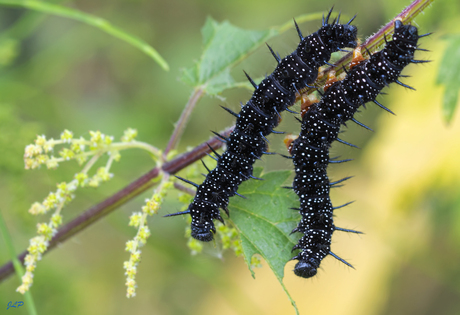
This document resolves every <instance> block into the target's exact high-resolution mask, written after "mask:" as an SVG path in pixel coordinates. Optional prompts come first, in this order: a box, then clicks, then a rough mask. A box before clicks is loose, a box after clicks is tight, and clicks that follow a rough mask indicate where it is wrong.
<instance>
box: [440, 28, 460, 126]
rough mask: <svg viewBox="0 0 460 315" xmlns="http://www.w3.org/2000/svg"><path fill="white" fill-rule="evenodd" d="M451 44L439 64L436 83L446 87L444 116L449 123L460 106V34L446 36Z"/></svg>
mask: <svg viewBox="0 0 460 315" xmlns="http://www.w3.org/2000/svg"><path fill="white" fill-rule="evenodd" d="M446 39H447V40H448V41H449V44H448V46H447V48H446V51H445V52H444V56H443V57H442V61H441V65H440V66H439V72H438V77H437V80H436V84H438V85H443V86H444V87H445V91H444V98H443V116H444V119H445V120H446V122H447V123H449V122H450V121H451V120H452V118H453V116H454V112H455V109H456V108H457V106H458V93H459V89H460V76H459V75H458V74H459V73H460V35H459V34H456V35H454V36H449V37H447V38H446Z"/></svg>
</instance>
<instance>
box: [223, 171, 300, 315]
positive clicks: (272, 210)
mask: <svg viewBox="0 0 460 315" xmlns="http://www.w3.org/2000/svg"><path fill="white" fill-rule="evenodd" d="M260 173H261V169H260V168H257V169H256V170H255V171H254V175H255V176H257V177H261V178H263V179H264V180H262V181H251V183H249V182H244V183H243V184H242V185H241V186H240V188H239V189H238V193H240V194H242V195H243V196H245V197H247V199H241V198H233V200H232V202H231V204H230V213H231V219H232V221H233V223H234V224H235V226H236V228H237V229H238V231H239V233H240V237H241V242H242V247H243V255H244V259H245V261H246V263H247V264H248V266H249V269H250V271H251V273H252V275H253V276H254V271H253V270H252V269H251V267H250V262H251V257H252V256H253V255H254V254H259V255H261V256H262V257H263V258H264V260H265V261H266V263H267V264H268V265H269V266H270V268H271V269H272V270H273V273H274V274H275V276H276V278H277V279H278V281H279V282H280V284H281V286H282V287H283V290H284V291H285V292H286V294H287V296H288V298H289V300H290V301H291V303H292V305H293V306H294V308H295V309H296V312H298V310H297V307H296V305H295V302H294V300H293V299H292V298H291V296H290V295H289V292H288V291H287V289H286V287H285V286H284V284H283V277H284V266H285V265H286V263H287V262H288V261H289V260H290V259H291V258H292V254H291V249H292V247H293V246H294V245H295V244H296V243H297V241H298V236H294V235H289V234H290V233H291V231H292V229H293V228H294V227H295V226H296V225H297V222H298V221H299V220H300V215H299V213H298V212H296V211H292V210H290V209H289V208H291V207H296V206H297V207H298V198H297V196H296V195H295V194H294V193H293V192H292V190H289V189H285V188H282V186H283V184H284V183H285V182H286V181H287V179H288V178H289V177H291V174H292V172H291V171H277V172H270V173H266V174H263V175H262V176H261V174H260Z"/></svg>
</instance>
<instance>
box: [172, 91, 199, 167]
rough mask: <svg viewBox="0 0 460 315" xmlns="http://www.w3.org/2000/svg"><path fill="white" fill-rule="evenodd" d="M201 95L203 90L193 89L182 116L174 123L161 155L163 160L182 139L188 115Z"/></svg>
mask: <svg viewBox="0 0 460 315" xmlns="http://www.w3.org/2000/svg"><path fill="white" fill-rule="evenodd" d="M203 93H204V90H203V89H201V88H197V89H195V91H193V94H192V96H190V99H189V100H188V102H187V105H185V108H184V110H183V111H182V114H181V115H180V118H179V120H178V121H177V123H176V127H175V128H174V132H173V134H172V136H171V138H170V139H169V142H168V145H167V146H166V149H165V152H164V153H163V158H164V159H166V156H167V155H168V153H169V151H171V150H172V149H174V148H175V147H176V145H177V143H178V142H179V140H180V138H182V134H183V133H184V130H185V126H186V125H187V122H188V121H189V119H190V115H191V114H192V112H193V109H194V108H195V105H196V103H197V102H198V100H199V99H200V98H201V97H202V96H203Z"/></svg>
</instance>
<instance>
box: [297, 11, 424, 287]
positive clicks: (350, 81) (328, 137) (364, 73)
mask: <svg viewBox="0 0 460 315" xmlns="http://www.w3.org/2000/svg"><path fill="white" fill-rule="evenodd" d="M427 35H429V34H425V35H420V36H419V35H418V32H417V28H416V27H414V26H411V25H403V23H402V22H401V21H399V20H396V21H395V23H394V34H393V40H392V41H390V42H386V45H385V48H384V49H383V50H381V51H379V52H376V53H374V54H372V55H371V54H370V53H369V55H370V58H369V59H367V60H364V61H361V62H360V63H358V64H357V65H355V66H354V67H352V68H351V70H349V72H348V73H347V75H346V77H345V78H344V79H343V80H342V81H337V82H335V83H333V84H332V85H331V86H330V87H329V88H328V89H327V90H326V92H325V94H324V95H323V96H322V98H321V100H320V101H319V102H318V103H314V104H312V105H311V106H310V107H309V108H308V110H307V111H306V112H305V114H304V116H303V117H302V127H301V132H300V135H299V137H298V138H297V139H296V140H294V142H292V151H291V155H292V160H293V163H294V168H295V178H294V182H293V185H292V188H293V190H294V192H295V193H296V194H297V195H298V197H299V200H300V207H299V208H295V210H298V211H299V212H300V214H301V216H302V219H301V221H300V222H299V224H298V225H297V227H296V228H295V229H294V230H293V231H292V233H295V232H299V233H302V234H303V236H302V237H301V238H300V240H299V241H298V244H297V245H295V246H294V248H293V251H294V250H297V249H300V253H298V254H297V255H296V256H295V257H293V258H292V260H298V261H299V262H298V263H297V264H296V266H295V269H294V273H295V274H296V275H297V276H300V277H303V278H309V277H312V276H314V275H316V273H317V269H318V267H319V265H320V263H321V261H322V260H323V259H324V258H325V257H326V256H327V255H331V256H333V257H334V258H336V259H338V260H340V261H341V262H343V263H345V264H346V265H348V266H350V267H352V266H351V265H350V264H349V263H348V262H346V261H345V260H343V259H342V258H340V257H338V256H337V255H335V254H334V253H333V252H332V251H331V237H332V233H333V232H334V231H344V232H352V233H360V232H357V231H354V230H348V229H343V228H339V227H337V226H335V225H334V221H333V218H332V217H333V211H334V210H335V209H338V208H341V207H343V206H346V205H347V204H348V203H347V204H345V205H342V206H338V207H333V206H332V203H331V200H330V197H329V191H330V188H331V187H334V186H335V185H338V184H339V183H342V182H343V181H345V180H347V179H349V177H346V178H343V179H341V180H338V181H335V182H331V181H330V180H329V178H328V176H327V167H328V165H329V163H341V162H346V161H349V160H338V159H336V158H330V157H329V148H330V146H331V144H332V142H333V141H336V140H337V141H339V142H341V143H344V144H348V145H351V146H354V145H352V144H350V143H348V142H345V141H343V140H341V139H339V138H338V133H339V130H340V126H341V125H345V122H346V121H348V120H352V121H353V122H355V123H357V124H359V125H360V126H362V127H365V128H367V129H370V128H369V127H367V126H365V125H364V124H362V123H360V122H358V121H357V120H356V119H354V118H353V115H354V114H355V113H356V111H357V109H358V108H359V107H360V106H361V105H363V106H364V104H365V103H367V102H374V103H375V104H377V105H378V106H380V107H381V108H383V109H385V110H387V111H389V112H391V111H390V110H389V109H387V108H386V107H385V106H383V105H382V104H380V103H379V102H377V101H376V97H377V95H378V94H379V93H380V92H381V90H382V89H383V88H384V87H385V86H387V85H389V84H390V83H392V82H395V83H397V84H399V85H402V86H404V87H406V88H410V89H412V88H411V87H410V86H407V85H405V84H403V83H401V82H400V81H399V80H398V78H399V77H400V76H402V75H401V71H402V70H403V69H404V67H405V66H407V65H408V64H410V63H423V62H427V61H426V60H414V52H415V51H416V50H423V49H420V48H417V41H418V39H419V38H421V37H424V36H427Z"/></svg>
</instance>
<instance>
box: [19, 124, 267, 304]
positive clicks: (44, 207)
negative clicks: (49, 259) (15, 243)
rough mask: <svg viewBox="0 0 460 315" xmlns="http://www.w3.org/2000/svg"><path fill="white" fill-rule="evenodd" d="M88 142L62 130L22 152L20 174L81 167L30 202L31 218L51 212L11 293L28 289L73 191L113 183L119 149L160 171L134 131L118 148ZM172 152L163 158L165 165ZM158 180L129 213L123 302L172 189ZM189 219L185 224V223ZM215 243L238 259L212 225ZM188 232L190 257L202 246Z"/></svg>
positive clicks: (194, 170) (99, 140)
mask: <svg viewBox="0 0 460 315" xmlns="http://www.w3.org/2000/svg"><path fill="white" fill-rule="evenodd" d="M89 135H90V138H89V139H87V138H85V137H80V138H78V139H77V138H74V135H73V133H72V132H71V131H69V130H64V131H63V132H62V133H61V136H60V138H59V139H53V138H50V139H47V138H46V137H45V136H44V135H40V136H37V138H36V140H35V143H34V144H30V145H28V146H26V148H25V153H24V164H25V168H26V169H36V168H39V167H41V166H42V165H46V167H47V168H48V169H56V168H57V167H58V166H59V165H60V164H61V163H62V162H66V161H71V160H75V161H77V163H78V164H79V165H80V166H81V167H82V168H81V170H80V171H79V172H77V173H75V175H74V177H73V179H72V180H70V181H67V182H61V183H58V184H57V189H56V190H55V191H51V192H50V193H49V194H48V196H47V197H46V198H45V199H44V200H43V201H42V202H35V203H33V204H32V206H31V207H30V209H29V213H31V214H32V215H44V214H48V213H49V212H52V214H51V216H50V219H49V221H48V222H47V223H38V224H37V235H36V236H35V237H33V238H32V239H31V240H30V245H29V247H28V248H27V251H28V254H27V255H26V257H25V262H24V263H25V266H26V273H25V275H24V276H23V277H22V284H21V285H20V286H19V287H18V288H17V289H16V291H18V292H20V293H23V294H24V293H25V292H26V291H28V290H29V288H30V287H31V285H32V283H33V276H34V270H35V268H36V265H37V262H38V261H39V260H40V259H41V258H42V255H43V253H44V252H45V251H46V250H47V249H48V247H49V244H50V241H51V239H52V238H53V236H54V235H56V233H57V231H58V228H59V227H60V226H61V225H62V222H63V217H62V214H61V212H62V209H63V208H64V206H65V205H67V204H68V203H69V202H71V201H72V200H73V199H74V198H75V194H76V191H77V190H78V189H79V188H84V187H98V186H99V185H100V184H101V183H103V182H106V181H108V180H109V179H111V178H112V177H113V174H112V173H111V172H110V169H111V166H112V163H113V161H119V160H120V158H121V155H120V151H122V150H125V149H132V148H139V149H143V150H146V151H148V152H149V153H151V156H152V157H153V159H154V160H155V161H156V163H157V166H159V168H160V170H161V164H162V163H163V162H164V157H163V155H162V152H161V151H160V150H158V149H157V148H155V147H153V146H151V145H149V144H147V143H144V142H139V141H136V140H135V138H136V136H137V131H136V130H135V129H127V130H126V131H125V132H124V134H123V136H122V137H121V139H120V140H121V141H120V142H114V137H113V136H108V135H105V134H103V133H101V132H100V131H90V132H89ZM172 154H173V152H171V153H170V154H168V156H167V157H166V159H169V158H170V157H171V155H172ZM103 156H106V157H108V158H107V161H106V162H105V166H101V167H98V168H97V169H94V165H95V164H96V162H98V161H99V160H100V158H102V157H103ZM201 171H202V170H200V169H199V168H198V167H197V166H196V165H195V166H192V167H190V168H188V169H187V172H188V173H189V174H188V175H190V176H191V177H193V176H199V174H200V172H201ZM160 178H161V180H159V181H158V185H157V187H156V188H155V189H154V191H153V195H152V196H151V198H148V199H146V203H145V205H144V206H143V207H142V209H141V211H139V212H134V213H133V214H132V215H131V216H130V220H129V225H130V226H133V227H134V228H135V229H137V233H136V235H135V236H134V238H133V239H131V240H129V241H127V242H126V247H125V250H126V251H127V252H128V253H129V254H130V256H129V260H127V261H125V262H124V263H123V268H124V269H125V275H126V287H127V291H126V296H127V297H128V298H129V297H133V296H135V295H136V279H135V276H136V274H137V266H138V264H139V262H140V260H141V248H142V247H143V246H144V245H145V244H146V242H147V238H148V237H149V236H150V235H151V232H150V229H149V227H148V225H147V218H148V217H149V216H152V215H153V214H157V213H158V210H159V209H160V206H161V204H162V203H163V201H164V198H165V196H166V192H167V190H168V189H171V188H172V187H173V186H174V185H176V187H178V186H180V184H177V183H176V184H174V183H173V182H172V180H171V177H170V175H169V174H167V173H165V172H163V171H160ZM191 198H193V197H192V196H190V194H183V195H181V196H180V197H179V200H180V201H181V202H183V203H184V207H187V205H188V204H189V203H190V201H191ZM189 219H190V218H189ZM216 228H217V238H218V239H220V240H221V241H222V250H225V249H231V250H233V251H234V252H235V254H236V255H237V256H240V255H242V247H241V241H240V239H239V236H238V232H237V231H236V229H235V228H233V227H229V226H225V225H223V224H218V225H216ZM190 232H191V231H190V227H188V228H187V229H186V232H185V235H186V237H187V238H188V246H189V248H190V249H191V253H192V254H197V253H201V252H202V250H203V244H202V243H200V242H198V241H196V240H195V239H194V238H192V237H191V236H190V234H191V233H190ZM222 250H221V251H220V253H222ZM253 259H255V261H253V262H251V264H252V265H253V266H254V265H255V266H257V265H259V264H260V260H258V259H257V258H256V257H253Z"/></svg>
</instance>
